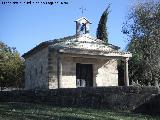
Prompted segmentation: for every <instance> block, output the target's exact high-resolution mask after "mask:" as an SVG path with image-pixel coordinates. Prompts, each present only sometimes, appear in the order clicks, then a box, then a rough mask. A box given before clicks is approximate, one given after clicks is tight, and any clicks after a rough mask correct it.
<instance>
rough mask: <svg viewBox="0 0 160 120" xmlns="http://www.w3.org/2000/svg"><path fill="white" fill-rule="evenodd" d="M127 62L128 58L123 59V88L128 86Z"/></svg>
mask: <svg viewBox="0 0 160 120" xmlns="http://www.w3.org/2000/svg"><path fill="white" fill-rule="evenodd" d="M128 60H129V58H125V61H124V84H125V86H129V76H128Z"/></svg>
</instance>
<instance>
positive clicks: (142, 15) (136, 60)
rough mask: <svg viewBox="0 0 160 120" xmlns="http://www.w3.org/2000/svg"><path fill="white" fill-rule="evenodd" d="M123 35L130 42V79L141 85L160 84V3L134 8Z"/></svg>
mask: <svg viewBox="0 0 160 120" xmlns="http://www.w3.org/2000/svg"><path fill="white" fill-rule="evenodd" d="M123 33H124V34H126V35H128V38H129V40H130V42H129V44H128V46H127V50H128V51H130V52H132V54H133V57H132V58H131V59H130V61H129V73H130V78H131V80H133V81H137V80H138V81H139V82H140V84H144V85H147V84H150V83H151V84H158V80H160V54H159V51H160V2H153V1H152V2H145V3H139V4H137V5H136V6H134V7H133V9H132V11H131V13H130V14H129V17H128V21H127V22H126V24H125V25H124V27H123Z"/></svg>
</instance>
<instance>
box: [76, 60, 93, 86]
mask: <svg viewBox="0 0 160 120" xmlns="http://www.w3.org/2000/svg"><path fill="white" fill-rule="evenodd" d="M76 85H77V87H92V86H93V66H92V64H80V63H77V64H76Z"/></svg>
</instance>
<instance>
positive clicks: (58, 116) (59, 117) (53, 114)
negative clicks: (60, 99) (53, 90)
mask: <svg viewBox="0 0 160 120" xmlns="http://www.w3.org/2000/svg"><path fill="white" fill-rule="evenodd" d="M0 116H2V117H3V118H6V119H5V120H10V119H12V120H19V119H22V120H24V119H27V120H28V119H29V120H91V119H95V120H119V119H123V120H128V119H130V118H132V119H139V118H142V119H143V120H144V118H146V116H143V115H139V114H132V113H129V112H118V111H114V112H113V111H111V110H106V109H93V108H82V107H81V108H80V107H64V106H63V107H59V106H52V105H49V104H34V103H0ZM7 118H8V119H7ZM152 118H153V117H151V116H147V119H145V120H150V119H152ZM152 120H157V119H156V118H154V119H152Z"/></svg>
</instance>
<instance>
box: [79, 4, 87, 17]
mask: <svg viewBox="0 0 160 120" xmlns="http://www.w3.org/2000/svg"><path fill="white" fill-rule="evenodd" d="M79 9H80V10H82V15H83V13H84V11H85V10H86V8H84V7H83V6H82V7H81V8H79Z"/></svg>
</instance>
